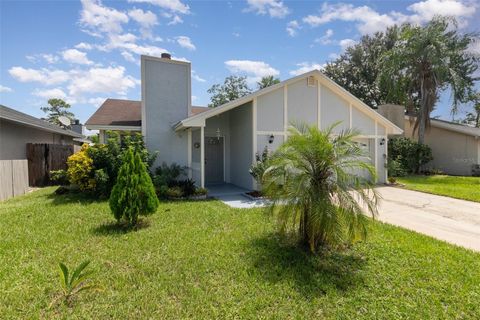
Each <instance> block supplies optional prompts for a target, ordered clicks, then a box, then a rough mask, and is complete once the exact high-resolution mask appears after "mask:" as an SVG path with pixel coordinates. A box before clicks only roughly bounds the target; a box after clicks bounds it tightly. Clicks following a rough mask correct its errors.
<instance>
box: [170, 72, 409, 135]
mask: <svg viewBox="0 0 480 320" xmlns="http://www.w3.org/2000/svg"><path fill="white" fill-rule="evenodd" d="M309 76H315V77H317V79H319V81H320V79H321V80H323V82H322V85H327V86H328V88H329V89H331V90H333V91H335V92H336V93H338V94H340V95H342V96H343V97H344V98H345V99H348V100H350V101H354V102H355V104H354V106H355V107H357V108H359V109H361V110H362V111H363V112H364V113H366V114H368V115H369V116H371V117H372V118H375V119H377V120H378V121H379V122H380V123H382V124H383V125H385V126H386V127H387V128H390V129H391V130H392V132H393V133H394V134H401V133H402V132H403V130H402V129H400V128H399V127H397V126H396V125H395V124H393V123H392V122H391V121H390V120H388V119H387V118H385V117H383V116H382V115H380V114H379V113H377V112H376V111H375V110H373V109H372V108H370V107H369V106H367V105H366V104H365V103H364V102H362V101H361V100H360V99H358V98H357V97H355V96H354V95H353V94H351V93H350V92H348V91H347V90H345V89H344V88H343V87H341V86H340V85H338V84H337V83H336V82H335V81H333V80H332V79H330V78H329V77H327V76H326V75H324V74H323V73H322V72H320V71H319V70H312V71H309V72H306V73H304V74H301V75H299V76H296V77H293V78H290V79H287V80H284V81H282V82H280V83H277V84H274V85H272V86H270V87H266V88H264V89H261V90H258V91H255V92H253V93H251V94H249V95H246V96H244V97H241V98H238V99H236V100H233V101H230V102H227V103H225V104H223V105H221V106H218V107H216V108H208V109H209V110H207V111H205V112H202V113H201V114H195V115H193V116H190V117H188V118H186V119H183V120H181V121H179V122H177V123H176V124H175V125H174V128H175V130H183V129H185V128H188V127H191V126H198V125H199V124H202V123H203V122H204V121H205V119H208V118H210V117H213V116H215V115H218V114H221V113H223V112H226V111H228V110H231V109H233V108H236V107H239V106H241V105H242V104H245V103H247V102H250V101H252V100H253V99H254V98H256V97H258V96H260V95H262V94H266V93H268V92H271V91H274V90H276V89H279V88H281V87H283V86H285V85H288V84H290V83H293V82H296V81H298V80H300V79H303V78H306V77H309Z"/></svg>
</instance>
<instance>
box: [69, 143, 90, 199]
mask: <svg viewBox="0 0 480 320" xmlns="http://www.w3.org/2000/svg"><path fill="white" fill-rule="evenodd" d="M87 150H88V144H84V145H83V146H82V148H81V149H80V151H78V152H77V153H74V154H72V155H71V156H70V157H68V159H67V166H68V170H67V174H68V180H69V181H70V183H71V184H74V185H77V186H78V187H79V188H80V190H82V191H92V190H93V189H94V188H95V179H94V177H93V160H92V159H91V158H90V157H89V156H88V154H87Z"/></svg>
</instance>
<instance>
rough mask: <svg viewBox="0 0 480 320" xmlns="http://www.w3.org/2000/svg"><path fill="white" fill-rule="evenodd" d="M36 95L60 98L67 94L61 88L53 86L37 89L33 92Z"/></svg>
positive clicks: (46, 97)
mask: <svg viewBox="0 0 480 320" xmlns="http://www.w3.org/2000/svg"><path fill="white" fill-rule="evenodd" d="M32 94H33V95H34V96H37V97H41V98H45V99H51V98H58V99H65V98H66V97H67V94H66V93H65V92H64V91H63V90H62V89H61V88H52V89H35V91H33V92H32Z"/></svg>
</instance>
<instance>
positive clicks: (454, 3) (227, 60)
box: [0, 0, 480, 122]
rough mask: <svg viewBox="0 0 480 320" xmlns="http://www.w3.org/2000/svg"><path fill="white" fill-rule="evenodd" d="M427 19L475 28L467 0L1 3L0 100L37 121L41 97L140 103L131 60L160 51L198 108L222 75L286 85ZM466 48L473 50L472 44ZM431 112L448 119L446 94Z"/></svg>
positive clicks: (85, 109) (90, 103) (87, 108)
mask: <svg viewBox="0 0 480 320" xmlns="http://www.w3.org/2000/svg"><path fill="white" fill-rule="evenodd" d="M436 14H438V15H451V16H454V17H455V18H456V19H457V20H458V22H459V26H460V30H461V32H478V31H480V30H479V29H480V25H479V24H478V21H479V20H480V3H478V2H476V1H472V0H425V1H350V2H348V1H345V2H323V1H281V0H248V1H188V2H187V1H183V0H128V1H99V0H81V1H74V0H59V1H9V0H7V1H5V0H0V103H1V104H4V105H6V106H8V107H11V108H14V109H17V110H19V111H22V112H25V113H28V114H31V115H33V116H37V117H42V116H44V113H43V112H42V111H41V110H40V107H42V106H45V105H47V100H48V99H49V98H54V97H56V98H62V99H64V100H66V101H67V102H69V103H70V104H71V105H72V111H73V112H74V113H75V115H76V116H77V118H78V119H80V120H81V122H85V121H86V120H87V119H88V118H89V117H90V116H91V115H92V114H93V113H94V112H95V110H96V109H97V108H98V107H99V106H100V105H101V103H102V102H103V101H104V100H105V99H106V98H120V99H132V100H140V65H139V64H140V55H141V54H148V55H153V56H160V54H161V53H162V52H169V53H170V54H171V55H172V58H173V59H178V60H185V61H190V62H191V63H192V104H193V105H204V106H206V105H207V104H208V102H209V94H208V93H207V90H208V89H209V88H210V87H211V86H212V85H213V84H215V83H221V82H223V80H224V79H225V77H226V76H228V75H231V74H235V75H241V76H246V77H247V80H248V83H249V85H250V87H252V88H255V86H256V81H258V80H259V79H260V78H261V77H262V76H266V75H274V76H276V77H278V78H280V79H281V80H285V79H288V78H290V77H292V76H295V75H298V74H301V73H303V72H307V71H309V70H311V69H320V68H321V67H322V65H324V64H325V63H326V62H328V61H331V60H333V59H335V58H336V57H338V55H339V54H341V53H342V52H343V51H344V50H345V48H346V47H348V46H349V45H352V44H354V43H355V41H358V39H359V38H360V37H361V36H362V35H366V34H372V33H374V32H376V31H382V30H384V29H385V28H386V27H388V26H391V25H393V24H396V23H397V24H398V23H403V22H410V23H416V24H424V23H425V22H426V21H429V20H430V19H431V18H432V17H433V16H434V15H436ZM471 50H472V52H476V53H478V54H480V41H478V42H476V44H475V45H474V46H472V48H471ZM465 110H467V106H464V107H463V108H462V111H465ZM433 115H434V116H439V117H441V118H443V119H447V120H449V119H451V116H450V96H449V93H448V92H445V93H444V94H443V95H442V97H441V101H440V102H439V103H438V105H437V109H436V110H435V111H434V113H433Z"/></svg>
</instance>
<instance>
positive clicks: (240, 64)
mask: <svg viewBox="0 0 480 320" xmlns="http://www.w3.org/2000/svg"><path fill="white" fill-rule="evenodd" d="M225 66H226V67H227V69H228V70H230V71H231V72H232V73H237V74H241V75H245V76H246V77H247V80H248V82H249V83H254V82H257V81H260V79H261V78H262V77H266V76H275V77H276V76H278V75H279V74H280V71H278V70H277V69H275V68H273V67H271V66H270V65H269V64H268V63H265V62H263V61H252V60H228V61H225Z"/></svg>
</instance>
